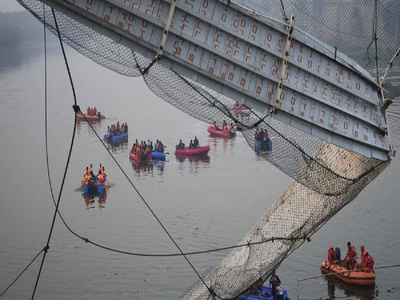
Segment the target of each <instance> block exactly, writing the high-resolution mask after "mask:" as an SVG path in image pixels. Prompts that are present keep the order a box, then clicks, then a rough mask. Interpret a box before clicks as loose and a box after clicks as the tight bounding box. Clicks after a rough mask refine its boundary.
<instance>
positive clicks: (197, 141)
mask: <svg viewBox="0 0 400 300" xmlns="http://www.w3.org/2000/svg"><path fill="white" fill-rule="evenodd" d="M199 146H200V145H199V140H198V139H197V136H195V137H194V140H193V148H198V147H199Z"/></svg>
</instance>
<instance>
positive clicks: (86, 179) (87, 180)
mask: <svg viewBox="0 0 400 300" xmlns="http://www.w3.org/2000/svg"><path fill="white" fill-rule="evenodd" d="M89 180H90V178H89V175H88V174H86V175H85V181H84V183H85V184H89Z"/></svg>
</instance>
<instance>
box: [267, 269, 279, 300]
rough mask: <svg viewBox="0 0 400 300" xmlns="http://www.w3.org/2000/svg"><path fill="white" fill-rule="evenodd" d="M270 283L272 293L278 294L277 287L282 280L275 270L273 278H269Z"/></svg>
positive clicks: (273, 294)
mask: <svg viewBox="0 0 400 300" xmlns="http://www.w3.org/2000/svg"><path fill="white" fill-rule="evenodd" d="M269 285H270V287H271V294H272V296H274V297H275V296H276V289H277V287H278V286H280V285H281V280H280V279H279V277H278V275H276V274H275V270H273V271H272V274H271V278H270V280H269Z"/></svg>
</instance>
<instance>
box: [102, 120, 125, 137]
mask: <svg viewBox="0 0 400 300" xmlns="http://www.w3.org/2000/svg"><path fill="white" fill-rule="evenodd" d="M127 132H128V124H127V123H126V122H125V123H122V124H120V123H119V121H118V122H117V123H116V124H111V126H108V128H107V133H109V134H111V135H113V136H117V135H121V134H124V133H127Z"/></svg>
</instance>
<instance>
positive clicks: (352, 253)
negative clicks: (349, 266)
mask: <svg viewBox="0 0 400 300" xmlns="http://www.w3.org/2000/svg"><path fill="white" fill-rule="evenodd" d="M347 259H348V260H349V261H352V260H357V249H356V247H354V246H351V248H350V249H348V250H347Z"/></svg>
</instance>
